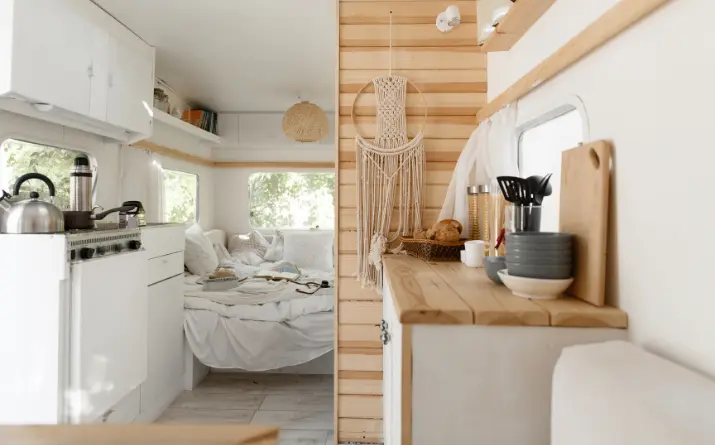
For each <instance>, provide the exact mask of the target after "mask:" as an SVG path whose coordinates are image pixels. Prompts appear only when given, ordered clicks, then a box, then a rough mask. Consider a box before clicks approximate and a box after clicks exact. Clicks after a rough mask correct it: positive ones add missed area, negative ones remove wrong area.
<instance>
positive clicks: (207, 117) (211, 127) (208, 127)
mask: <svg viewBox="0 0 715 445" xmlns="http://www.w3.org/2000/svg"><path fill="white" fill-rule="evenodd" d="M183 119H184V120H185V121H186V122H188V123H190V124H191V125H193V126H195V127H199V128H200V129H202V130H204V131H208V132H209V133H213V134H216V135H217V134H218V114H217V113H214V112H213V111H208V110H186V111H184V116H183Z"/></svg>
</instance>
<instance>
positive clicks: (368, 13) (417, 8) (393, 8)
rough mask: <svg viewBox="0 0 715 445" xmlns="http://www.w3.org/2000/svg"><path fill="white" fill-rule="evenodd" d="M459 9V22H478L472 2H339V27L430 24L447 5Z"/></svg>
mask: <svg viewBox="0 0 715 445" xmlns="http://www.w3.org/2000/svg"><path fill="white" fill-rule="evenodd" d="M450 5H455V6H457V7H459V14H460V16H461V19H462V23H463V24H464V23H477V2H475V1H444V0H440V1H429V2H415V3H405V2H402V1H390V2H370V3H361V2H340V24H342V25H346V24H350V25H355V24H377V23H382V24H387V23H390V13H392V23H393V24H395V25H398V24H418V23H422V24H431V25H434V23H435V19H436V17H437V15H438V14H439V13H440V12H442V11H444V10H445V9H447V7H448V6H450Z"/></svg>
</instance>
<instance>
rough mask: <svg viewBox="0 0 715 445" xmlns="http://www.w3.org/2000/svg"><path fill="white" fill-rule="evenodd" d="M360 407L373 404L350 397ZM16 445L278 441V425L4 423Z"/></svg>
mask: <svg viewBox="0 0 715 445" xmlns="http://www.w3.org/2000/svg"><path fill="white" fill-rule="evenodd" d="M346 402H347V403H350V404H354V405H355V408H356V409H363V408H364V407H367V406H369V404H366V403H361V402H359V401H357V402H353V401H352V400H347V401H346ZM0 443H3V444H8V445H10V444H12V445H78V444H102V445H147V444H155V445H168V444H172V445H174V444H176V445H196V444H202V445H203V444H205V445H242V444H245V445H249V444H250V445H274V444H277V443H278V428H274V427H264V426H255V425H157V424H153V425H139V424H133V425H132V424H130V425H108V424H101V425H46V426H0Z"/></svg>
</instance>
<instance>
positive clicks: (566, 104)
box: [516, 95, 591, 143]
mask: <svg viewBox="0 0 715 445" xmlns="http://www.w3.org/2000/svg"><path fill="white" fill-rule="evenodd" d="M524 102H528V101H523V100H522V101H519V114H518V117H517V119H516V135H517V139H519V143H521V136H522V135H523V134H524V132H525V131H526V130H530V129H532V128H534V127H538V126H539V125H541V124H543V123H544V122H547V121H550V120H552V119H555V118H557V117H559V116H562V115H564V114H566V113H568V112H569V111H572V110H577V111H578V112H579V114H580V115H581V121H582V122H583V140H584V142H585V141H590V140H591V126H590V124H589V119H588V112H587V111H586V104H585V103H584V102H583V100H582V99H581V97H579V96H576V95H572V96H569V97H567V98H565V99H563V100H560V101H559V102H557V104H558V105H554V106H552V105H549V107H546V108H544V107H541V108H539V109H537V110H535V111H533V112H531V113H529V112H528V110H529V107H528V103H524Z"/></svg>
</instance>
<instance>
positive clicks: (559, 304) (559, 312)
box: [535, 297, 628, 329]
mask: <svg viewBox="0 0 715 445" xmlns="http://www.w3.org/2000/svg"><path fill="white" fill-rule="evenodd" d="M535 303H536V304H538V305H539V306H541V307H542V308H544V309H546V310H547V311H548V312H549V317H550V323H551V326H562V327H580V328H591V327H593V328H617V329H626V328H628V314H626V313H625V312H623V311H622V310H620V309H618V308H615V307H610V306H604V307H596V306H592V305H590V304H588V303H586V302H585V301H581V300H578V299H576V298H570V297H569V298H559V299H556V300H544V301H535Z"/></svg>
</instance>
